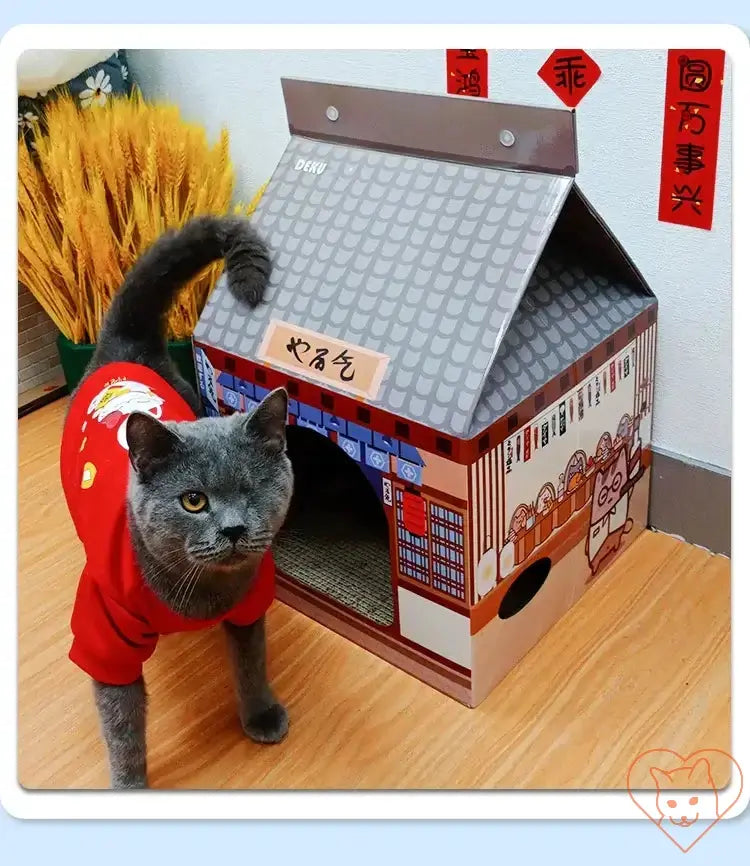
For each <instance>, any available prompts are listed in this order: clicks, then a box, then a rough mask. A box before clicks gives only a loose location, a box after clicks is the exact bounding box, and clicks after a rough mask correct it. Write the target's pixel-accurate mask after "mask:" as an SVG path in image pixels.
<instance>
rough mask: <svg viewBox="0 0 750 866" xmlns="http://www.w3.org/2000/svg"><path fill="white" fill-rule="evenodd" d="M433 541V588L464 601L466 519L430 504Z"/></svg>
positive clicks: (440, 506)
mask: <svg viewBox="0 0 750 866" xmlns="http://www.w3.org/2000/svg"><path fill="white" fill-rule="evenodd" d="M430 538H431V547H430V553H431V554H432V585H433V587H434V588H435V589H437V590H440V592H444V593H445V594H446V595H450V596H452V597H453V598H456V599H459V600H460V601H463V600H464V599H465V598H466V587H465V584H464V519H463V517H462V515H460V514H458V513H456V512H455V511H451V510H450V509H449V508H443V506H442V505H437V504H436V503H434V502H432V503H430Z"/></svg>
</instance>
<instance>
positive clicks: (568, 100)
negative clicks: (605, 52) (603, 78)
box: [538, 48, 602, 108]
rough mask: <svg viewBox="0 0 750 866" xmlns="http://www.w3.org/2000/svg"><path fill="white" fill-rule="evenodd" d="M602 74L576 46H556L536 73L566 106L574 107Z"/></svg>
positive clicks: (592, 61) (593, 62) (594, 63)
mask: <svg viewBox="0 0 750 866" xmlns="http://www.w3.org/2000/svg"><path fill="white" fill-rule="evenodd" d="M601 74H602V71H601V69H600V68H599V66H598V65H597V63H596V62H595V61H594V60H592V59H591V58H590V57H589V55H588V54H586V52H585V51H582V50H580V49H578V48H558V49H556V50H555V51H553V52H552V54H550V56H549V57H548V58H547V60H546V61H545V63H544V65H543V66H542V68H541V69H540V70H539V72H538V75H539V77H540V78H541V79H542V81H543V82H544V83H545V84H546V85H547V87H549V88H550V89H551V90H553V91H554V92H555V93H556V94H557V95H558V96H559V97H560V99H561V100H562V101H563V102H564V103H565V105H567V106H568V108H575V107H576V106H577V105H578V103H579V102H580V101H581V100H582V99H583V97H584V96H585V95H586V94H587V93H588V92H589V90H591V88H592V87H593V86H594V85H595V84H596V82H597V81H598V80H599V76H600V75H601Z"/></svg>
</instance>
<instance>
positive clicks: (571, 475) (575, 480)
mask: <svg viewBox="0 0 750 866" xmlns="http://www.w3.org/2000/svg"><path fill="white" fill-rule="evenodd" d="M585 471H586V455H585V454H584V453H583V452H582V451H576V453H575V454H574V455H573V456H572V457H571V458H570V462H569V463H568V468H567V469H566V470H565V477H566V478H567V481H566V483H565V492H566V493H572V492H573V491H574V490H575V489H576V488H578V487H579V486H580V485H581V484H582V483H583V480H584V473H585Z"/></svg>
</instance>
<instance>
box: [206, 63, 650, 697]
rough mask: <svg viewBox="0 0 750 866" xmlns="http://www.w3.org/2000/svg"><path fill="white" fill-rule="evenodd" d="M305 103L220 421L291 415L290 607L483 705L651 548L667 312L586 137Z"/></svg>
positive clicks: (214, 324) (466, 103) (215, 297)
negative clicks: (587, 154) (607, 217)
mask: <svg viewBox="0 0 750 866" xmlns="http://www.w3.org/2000/svg"><path fill="white" fill-rule="evenodd" d="M282 88H283V93H284V99H285V102H286V110H287V114H288V118H289V128H290V132H291V140H290V142H289V144H288V146H287V148H286V150H285V151H284V153H283V155H282V156H281V159H280V161H279V164H278V167H277V168H276V170H275V172H274V174H273V176H272V178H271V181H270V183H269V185H268V188H267V190H266V192H265V194H264V196H263V199H262V201H261V203H260V206H259V207H258V209H257V211H256V213H255V214H254V216H253V220H254V222H255V224H256V225H257V227H258V229H259V231H260V232H261V233H262V234H263V236H264V237H265V238H266V240H267V241H268V243H269V244H270V246H271V248H272V250H273V255H274V269H273V274H272V277H271V285H270V289H269V293H268V301H267V303H266V304H265V305H264V306H262V307H261V308H259V309H258V310H256V311H254V312H248V311H247V310H246V309H244V308H241V307H240V306H238V305H237V304H236V303H235V302H234V301H233V300H232V298H231V296H230V295H229V293H228V291H227V290H226V287H225V285H224V284H223V282H221V281H220V283H219V285H218V286H217V288H216V289H215V291H214V292H213V294H212V296H211V298H210V300H209V303H208V305H207V306H206V309H205V311H204V313H203V315H202V318H201V320H200V323H199V325H198V327H197V329H196V332H195V337H194V347H195V359H196V368H197V372H198V379H199V384H200V390H201V394H202V399H203V401H204V404H205V408H206V411H207V412H208V413H209V414H223V413H228V412H235V411H251V410H252V409H253V408H254V407H255V406H256V405H257V404H258V401H259V400H261V399H262V398H263V397H264V396H265V395H266V394H267V393H268V391H269V390H270V389H273V388H276V387H278V386H284V387H285V388H287V390H288V392H289V394H290V397H291V403H290V415H289V425H290V427H289V434H290V436H289V453H290V456H291V459H292V462H293V463H294V465H295V472H296V473H297V491H296V492H295V503H294V504H293V507H292V511H291V513H290V516H289V519H288V521H287V524H286V526H285V527H284V530H283V531H282V532H281V534H280V536H279V539H278V542H277V545H276V558H277V563H278V568H279V584H278V595H279V598H280V599H281V600H282V601H284V602H286V603H287V604H289V605H291V606H292V607H294V608H297V609H298V610H300V611H303V612H304V613H306V614H308V615H310V616H311V617H313V618H315V619H316V620H318V621H319V622H321V623H323V624H324V625H326V626H328V627H329V628H332V629H334V630H335V631H337V632H339V633H340V634H342V635H345V636H346V637H348V638H350V639H351V640H353V641H355V642H356V643H358V644H360V645H361V646H363V647H365V648H367V649H368V650H370V651H372V652H374V653H377V654H378V655H379V656H381V657H382V658H384V659H386V660H388V661H389V662H391V663H392V664H394V665H397V666H399V667H401V668H403V669H404V670H406V671H408V672H410V673H412V674H414V675H415V676H417V677H419V678H421V679H422V680H424V681H425V682H427V683H429V684H431V685H432V686H434V687H435V688H438V689H440V690H442V691H443V692H445V693H447V694H449V695H451V696H453V697H455V698H456V699H458V700H460V701H461V702H463V703H465V704H468V705H470V706H476V705H477V704H478V703H479V702H480V701H481V700H482V699H483V698H484V697H485V696H486V695H487V694H488V693H489V692H490V690H491V689H492V688H493V687H494V686H495V684H496V683H498V682H499V681H500V679H501V678H502V677H503V676H504V675H505V674H506V673H507V672H508V670H509V669H510V668H511V667H512V666H513V665H515V664H516V662H518V660H519V659H520V658H521V657H522V656H523V655H524V654H525V653H526V652H527V651H528V650H529V649H530V648H531V647H532V646H533V645H534V644H535V643H536V642H537V641H538V640H539V639H540V638H541V636H542V635H543V634H544V633H545V632H546V631H547V630H548V629H549V628H550V627H551V626H552V625H553V624H554V623H555V621H556V620H557V619H559V618H560V617H561V616H562V615H563V613H565V611H567V610H568V609H569V608H570V607H571V606H572V605H573V604H575V602H576V601H577V599H578V598H579V597H580V596H581V595H582V594H583V592H584V591H585V590H586V588H587V587H588V586H589V585H590V584H591V583H592V582H593V581H594V580H595V579H596V578H598V577H599V576H600V575H601V574H602V572H603V571H605V570H606V569H607V568H608V567H609V565H610V564H611V562H612V561H613V559H614V558H615V557H616V556H617V555H618V554H619V553H620V552H621V551H622V550H624V549H625V548H626V547H627V546H628V544H629V543H631V542H632V540H633V539H634V538H635V537H636V536H637V534H638V533H639V532H640V531H641V530H642V529H643V527H644V524H645V522H646V518H647V510H648V495H649V476H650V466H651V448H650V443H651V420H652V412H653V379H654V353H655V346H656V313H657V304H656V300H655V298H654V297H653V294H652V292H651V291H650V290H649V288H648V286H647V284H646V282H645V281H644V279H643V277H642V276H641V274H640V273H639V271H638V270H637V268H636V267H635V265H634V264H633V262H632V261H631V260H630V259H629V258H628V256H627V254H626V253H625V251H624V250H623V248H622V247H621V246H620V244H619V243H618V242H617V240H616V238H615V237H614V236H613V235H612V233H611V232H610V231H609V229H608V228H607V227H606V226H605V224H604V222H603V221H602V219H601V218H600V217H599V216H598V215H597V214H596V212H595V211H594V210H593V208H592V206H591V205H590V204H589V202H588V201H587V200H586V199H585V198H584V196H583V193H582V192H581V190H580V189H579V188H578V186H577V184H576V182H575V175H576V171H577V149H576V133H575V116H574V114H573V113H571V112H568V111H565V110H557V109H549V108H536V107H526V106H518V105H505V104H497V103H492V102H487V101H484V100H472V99H467V98H461V97H439V96H424V95H419V94H414V93H403V92H394V91H383V90H372V89H365V88H358V87H345V86H340V85H332V84H321V83H314V82H307V81H298V80H284V81H283V82H282ZM604 156H605V155H604V154H603V157H604Z"/></svg>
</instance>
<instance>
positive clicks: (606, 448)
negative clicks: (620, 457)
mask: <svg viewBox="0 0 750 866" xmlns="http://www.w3.org/2000/svg"><path fill="white" fill-rule="evenodd" d="M612 451H613V448H612V437H611V436H610V435H609V433H602V436H601V439H599V444H598V445H597V446H596V459H597V461H598V462H599V463H604V461H605V460H609V458H610V457H611V456H612Z"/></svg>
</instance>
